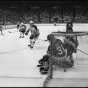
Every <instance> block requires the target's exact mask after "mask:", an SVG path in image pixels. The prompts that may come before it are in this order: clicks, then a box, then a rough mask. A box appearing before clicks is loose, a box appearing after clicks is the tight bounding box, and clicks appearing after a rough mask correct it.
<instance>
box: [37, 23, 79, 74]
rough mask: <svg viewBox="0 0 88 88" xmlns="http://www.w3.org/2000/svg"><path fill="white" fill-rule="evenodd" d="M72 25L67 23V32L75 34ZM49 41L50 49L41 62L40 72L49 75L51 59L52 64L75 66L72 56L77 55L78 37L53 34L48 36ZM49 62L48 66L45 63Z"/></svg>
mask: <svg viewBox="0 0 88 88" xmlns="http://www.w3.org/2000/svg"><path fill="white" fill-rule="evenodd" d="M72 27H73V25H72V23H67V27H66V32H67V33H71V32H73V29H72ZM47 40H48V41H49V43H50V44H49V47H48V50H47V54H46V55H44V56H43V58H42V59H41V60H39V64H40V65H38V67H40V72H42V73H47V72H48V69H49V67H48V66H49V59H51V60H50V61H51V63H53V64H55V63H57V64H61V63H62V66H63V67H65V66H67V67H72V66H74V60H73V58H72V54H73V53H76V49H77V47H78V40H77V37H76V36H66V37H62V39H61V38H60V37H58V38H57V37H56V36H54V35H53V34H50V35H48V37H47ZM58 60H59V61H58ZM46 62H47V64H48V65H46V64H45V63H46Z"/></svg>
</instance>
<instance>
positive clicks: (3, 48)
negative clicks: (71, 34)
mask: <svg viewBox="0 0 88 88" xmlns="http://www.w3.org/2000/svg"><path fill="white" fill-rule="evenodd" d="M73 25H74V27H73V29H74V31H88V24H73ZM37 26H38V28H39V30H40V37H39V39H38V41H37V42H36V44H35V47H34V48H33V49H30V48H29V47H28V46H27V45H28V39H29V37H28V36H25V38H21V39H20V38H19V32H17V29H16V26H11V25H9V26H7V27H6V30H4V31H3V32H4V35H3V36H2V35H0V87H42V86H43V82H44V80H45V78H46V77H47V75H41V74H40V72H39V69H38V67H37V64H38V60H39V59H41V58H42V57H43V55H45V54H46V51H47V47H48V42H45V41H44V40H45V39H46V37H47V35H48V34H49V33H51V32H52V31H65V24H58V25H57V26H54V25H53V24H37ZM78 41H79V47H78V48H80V49H81V50H83V51H84V52H86V54H84V53H82V52H80V51H77V53H76V54H74V61H75V66H74V67H73V68H71V69H68V70H67V72H64V71H63V70H62V69H60V68H57V69H55V71H54V74H53V79H52V80H50V81H49V84H48V85H47V86H48V87H88V55H87V53H88V35H87V36H81V37H78Z"/></svg>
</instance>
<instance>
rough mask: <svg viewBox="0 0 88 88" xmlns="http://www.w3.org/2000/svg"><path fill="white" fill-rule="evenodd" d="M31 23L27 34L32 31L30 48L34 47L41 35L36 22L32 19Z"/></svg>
mask: <svg viewBox="0 0 88 88" xmlns="http://www.w3.org/2000/svg"><path fill="white" fill-rule="evenodd" d="M29 24H30V27H29V29H28V30H27V31H26V33H25V35H28V33H29V32H31V35H30V44H29V45H28V46H30V48H33V47H34V44H35V42H36V40H37V39H38V37H39V35H40V33H39V29H38V28H37V26H36V25H35V24H34V22H33V21H30V22H29Z"/></svg>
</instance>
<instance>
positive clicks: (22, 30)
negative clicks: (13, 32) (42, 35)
mask: <svg viewBox="0 0 88 88" xmlns="http://www.w3.org/2000/svg"><path fill="white" fill-rule="evenodd" d="M19 32H20V38H24V35H25V32H26V25H25V24H24V23H21V24H20V26H19Z"/></svg>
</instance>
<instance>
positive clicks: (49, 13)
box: [0, 8, 88, 24]
mask: <svg viewBox="0 0 88 88" xmlns="http://www.w3.org/2000/svg"><path fill="white" fill-rule="evenodd" d="M74 14H75V15H74ZM31 19H32V20H34V21H35V22H36V23H53V22H54V21H56V22H57V23H64V22H67V21H70V20H73V21H74V22H76V23H77V22H78V23H81V22H82V23H86V22H88V8H86V9H81V8H78V9H75V13H74V11H73V10H72V9H70V10H69V8H68V9H63V10H61V9H59V8H58V9H55V8H54V9H51V10H48V9H47V8H46V9H38V10H33V9H32V10H30V11H28V12H24V13H23V14H19V13H17V12H16V11H15V12H14V11H9V10H6V11H3V10H2V11H1V10H0V24H1V23H3V22H5V23H6V24H16V23H17V22H19V21H23V22H24V23H28V21H29V20H31Z"/></svg>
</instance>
